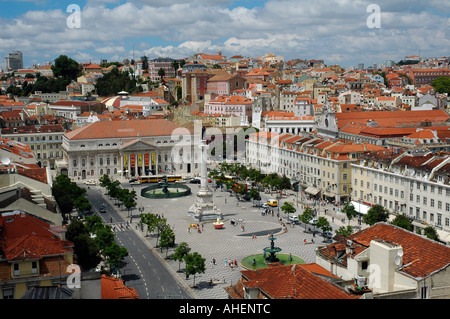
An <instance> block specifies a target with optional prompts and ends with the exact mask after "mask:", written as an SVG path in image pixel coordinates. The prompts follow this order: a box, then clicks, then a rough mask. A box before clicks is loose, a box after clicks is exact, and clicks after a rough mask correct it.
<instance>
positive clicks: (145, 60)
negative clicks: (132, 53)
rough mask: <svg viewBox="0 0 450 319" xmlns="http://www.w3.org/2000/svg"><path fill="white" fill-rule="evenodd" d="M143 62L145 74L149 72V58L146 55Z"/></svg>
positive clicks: (142, 59)
mask: <svg viewBox="0 0 450 319" xmlns="http://www.w3.org/2000/svg"><path fill="white" fill-rule="evenodd" d="M141 61H142V70H144V72H146V73H147V72H148V57H147V56H146V55H144V56H142V57H141Z"/></svg>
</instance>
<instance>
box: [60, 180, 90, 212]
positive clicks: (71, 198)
mask: <svg viewBox="0 0 450 319" xmlns="http://www.w3.org/2000/svg"><path fill="white" fill-rule="evenodd" d="M52 194H53V196H54V197H55V200H56V203H57V204H58V206H59V209H60V210H61V213H62V215H63V216H65V215H67V214H70V213H71V212H72V211H73V209H74V208H75V209H76V210H77V211H78V213H84V212H89V211H90V210H91V208H92V205H91V203H90V202H89V200H88V198H87V197H86V189H85V188H82V187H79V186H78V185H77V184H76V183H75V182H72V181H71V179H70V178H69V177H68V176H67V175H63V174H61V175H58V176H56V178H55V179H54V180H53V186H52Z"/></svg>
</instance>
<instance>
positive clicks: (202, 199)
mask: <svg viewBox="0 0 450 319" xmlns="http://www.w3.org/2000/svg"><path fill="white" fill-rule="evenodd" d="M200 148H201V166H200V190H199V191H198V193H197V201H196V202H195V203H194V204H192V206H191V207H190V208H189V210H188V215H189V216H191V217H193V218H194V220H196V221H202V220H211V219H213V220H217V218H222V213H221V212H220V210H219V209H218V208H217V206H216V204H214V201H213V193H212V192H211V190H210V189H209V187H208V169H207V149H208V145H207V144H206V141H204V140H202V141H201V143H200Z"/></svg>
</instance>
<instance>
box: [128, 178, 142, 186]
mask: <svg viewBox="0 0 450 319" xmlns="http://www.w3.org/2000/svg"><path fill="white" fill-rule="evenodd" d="M129 182H130V184H131V185H138V184H140V183H141V181H140V180H138V179H136V178H133V179H130V181H129Z"/></svg>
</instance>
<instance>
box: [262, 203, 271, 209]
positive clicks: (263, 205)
mask: <svg viewBox="0 0 450 319" xmlns="http://www.w3.org/2000/svg"><path fill="white" fill-rule="evenodd" d="M261 207H262V208H267V207H269V205H267V203H262V204H261Z"/></svg>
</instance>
